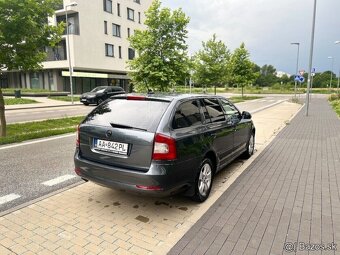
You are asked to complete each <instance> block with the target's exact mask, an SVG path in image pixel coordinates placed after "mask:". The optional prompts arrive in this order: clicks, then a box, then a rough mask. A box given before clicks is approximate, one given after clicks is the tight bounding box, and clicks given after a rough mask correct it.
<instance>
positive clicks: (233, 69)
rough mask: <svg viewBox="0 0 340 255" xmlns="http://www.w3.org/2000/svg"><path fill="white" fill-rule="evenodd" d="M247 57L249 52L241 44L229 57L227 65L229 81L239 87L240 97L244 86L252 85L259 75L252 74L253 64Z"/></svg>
mask: <svg viewBox="0 0 340 255" xmlns="http://www.w3.org/2000/svg"><path fill="white" fill-rule="evenodd" d="M249 56H250V54H249V52H248V51H247V49H246V48H245V45H244V43H242V44H241V45H240V47H239V48H237V49H235V51H234V53H233V54H232V55H231V58H230V62H229V65H228V77H229V81H230V82H231V83H233V84H237V85H240V86H241V88H242V97H243V88H244V86H245V85H247V84H252V83H253V82H254V81H255V80H256V78H257V77H258V75H259V73H257V72H254V68H255V64H254V63H253V62H251V61H250V59H249Z"/></svg>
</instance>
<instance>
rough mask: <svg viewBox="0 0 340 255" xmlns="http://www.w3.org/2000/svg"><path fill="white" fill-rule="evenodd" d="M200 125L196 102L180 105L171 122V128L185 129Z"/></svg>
mask: <svg viewBox="0 0 340 255" xmlns="http://www.w3.org/2000/svg"><path fill="white" fill-rule="evenodd" d="M200 124H202V118H201V113H200V109H199V105H198V102H197V101H196V100H191V101H188V102H185V103H182V104H180V105H179V106H178V107H177V109H176V112H175V116H174V118H173V121H172V128H173V129H179V128H186V127H191V126H197V125H200Z"/></svg>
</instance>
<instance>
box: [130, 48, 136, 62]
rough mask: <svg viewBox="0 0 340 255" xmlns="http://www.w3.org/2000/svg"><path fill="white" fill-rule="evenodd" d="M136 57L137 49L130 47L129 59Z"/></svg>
mask: <svg viewBox="0 0 340 255" xmlns="http://www.w3.org/2000/svg"><path fill="white" fill-rule="evenodd" d="M134 58H135V50H134V49H131V48H129V59H130V60H132V59H134Z"/></svg>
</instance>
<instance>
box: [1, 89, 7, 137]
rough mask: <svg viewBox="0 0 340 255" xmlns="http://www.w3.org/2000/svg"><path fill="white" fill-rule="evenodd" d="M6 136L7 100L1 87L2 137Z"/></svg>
mask: <svg viewBox="0 0 340 255" xmlns="http://www.w3.org/2000/svg"><path fill="white" fill-rule="evenodd" d="M5 136H6V118H5V101H4V97H3V95H2V90H1V88H0V137H5Z"/></svg>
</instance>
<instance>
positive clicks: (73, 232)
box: [0, 102, 300, 255]
mask: <svg viewBox="0 0 340 255" xmlns="http://www.w3.org/2000/svg"><path fill="white" fill-rule="evenodd" d="M299 108H300V106H299V105H297V104H293V103H289V102H283V103H281V104H279V105H276V106H274V107H272V108H271V109H269V110H266V111H263V112H259V113H256V114H253V120H254V122H255V125H256V127H257V128H258V130H266V132H260V131H259V133H258V134H257V135H256V148H257V149H258V150H260V151H261V150H262V149H261V145H262V144H265V143H267V142H268V141H269V140H270V139H271V136H272V135H273V134H275V132H276V131H277V130H278V129H279V128H280V127H282V126H284V125H285V121H286V120H289V119H290V118H291V117H292V115H293V114H295V113H296V111H297V110H298V109H299ZM257 155H260V153H259V152H256V154H255V155H254V157H252V158H251V159H250V160H246V161H242V160H237V161H236V162H234V163H233V164H231V165H230V166H228V167H227V168H226V169H225V170H223V171H221V172H220V173H219V174H217V175H216V178H215V179H214V185H213V188H212V191H211V194H210V197H209V199H208V200H207V201H205V203H202V204H197V203H196V202H193V201H191V200H190V199H188V198H185V197H182V196H175V197H170V198H163V199H157V198H149V197H143V196H134V195H131V194H127V193H123V192H119V191H116V190H111V189H108V188H104V187H101V186H98V185H95V184H93V183H91V182H88V183H84V184H82V185H79V186H77V187H74V188H72V189H69V190H65V191H62V192H59V193H58V194H56V195H53V196H49V197H47V198H46V197H45V198H41V199H40V200H39V201H35V202H34V203H33V204H30V205H26V206H25V207H22V208H21V209H18V208H16V209H17V210H16V211H14V212H12V213H8V214H6V215H3V216H2V217H0V254H1V255H7V254H11V255H12V254H24V255H27V254H34V255H35V254H43V255H46V254H58V255H59V254H62V255H65V254H77V255H79V254H86V255H88V254H114V255H116V254H138V255H141V254H166V253H167V252H168V251H169V250H170V249H171V248H172V246H173V245H174V244H176V242H177V240H179V239H180V238H181V237H182V236H183V235H184V234H185V233H186V232H187V230H188V229H189V228H190V227H191V226H192V225H194V224H195V223H196V222H197V220H198V219H199V218H200V217H201V216H202V215H204V213H205V212H206V211H207V210H208V209H209V207H210V206H212V205H213V204H214V202H215V201H216V200H217V199H218V198H219V197H220V196H221V195H222V194H223V193H224V192H225V191H226V189H227V188H228V187H229V186H230V183H232V182H233V181H234V180H235V179H236V176H238V175H239V174H240V173H241V172H242V171H243V170H244V169H246V165H247V164H248V165H249V164H250V162H251V161H252V160H254V159H255V158H256V156H257ZM0 215H1V214H0Z"/></svg>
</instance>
